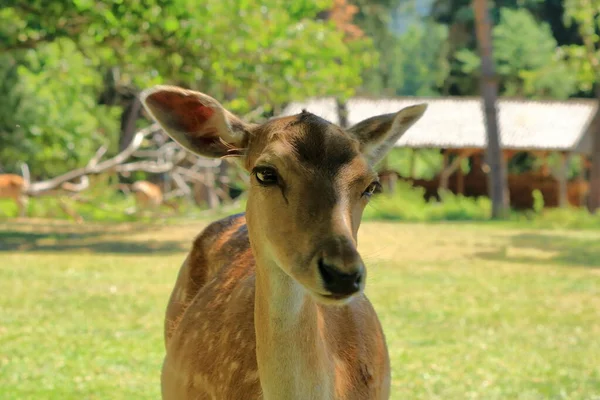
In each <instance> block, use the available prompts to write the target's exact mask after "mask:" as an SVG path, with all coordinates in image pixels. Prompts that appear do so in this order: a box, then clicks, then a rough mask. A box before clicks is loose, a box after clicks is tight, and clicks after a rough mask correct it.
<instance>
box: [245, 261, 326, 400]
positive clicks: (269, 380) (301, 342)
mask: <svg viewBox="0 0 600 400" xmlns="http://www.w3.org/2000/svg"><path fill="white" fill-rule="evenodd" d="M323 324H324V321H323V319H322V313H321V312H320V309H319V307H318V306H317V304H316V303H315V302H314V300H313V299H312V298H311V297H310V295H308V294H307V293H306V291H305V289H304V288H302V286H300V284H299V283H298V282H296V281H295V280H293V279H292V278H291V277H290V276H288V275H287V274H286V273H285V272H284V271H283V270H282V269H281V268H279V267H278V266H277V264H276V263H275V262H273V261H268V260H261V259H260V258H259V259H257V265H256V297H255V308H254V325H255V331H256V357H257V362H258V372H259V376H260V381H261V386H262V389H263V398H264V399H265V400H272V399H315V400H316V399H319V400H320V399H331V398H332V397H333V390H334V377H333V365H332V364H331V361H330V359H329V357H328V356H327V350H326V349H327V346H326V343H325V340H324V337H323Z"/></svg>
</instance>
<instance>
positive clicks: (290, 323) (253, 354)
mask: <svg viewBox="0 0 600 400" xmlns="http://www.w3.org/2000/svg"><path fill="white" fill-rule="evenodd" d="M142 98H143V102H144V105H145V107H146V108H147V110H148V111H149V112H150V114H151V115H152V116H153V117H154V118H155V119H156V120H157V121H158V122H159V123H160V124H161V125H162V126H163V128H164V129H165V131H166V132H167V133H169V135H171V136H172V137H173V138H174V139H175V140H177V141H178V142H179V143H180V144H181V145H183V146H184V147H186V148H188V149H189V150H191V151H193V152H195V153H197V154H201V155H211V154H212V155H214V154H215V152H217V153H219V154H220V155H222V156H224V155H228V154H230V150H231V149H235V153H236V154H242V155H243V160H242V161H243V165H244V166H245V168H246V169H247V170H248V171H249V172H251V173H252V175H253V176H252V180H251V186H250V189H249V194H248V203H247V208H246V213H245V214H243V215H242V214H241V215H235V216H232V217H229V218H226V219H223V220H220V221H217V222H214V223H212V224H211V225H209V226H208V227H207V228H206V229H205V230H204V231H203V232H202V233H201V234H200V235H199V236H198V237H197V238H196V240H195V241H194V244H193V246H192V249H191V251H190V253H189V254H188V256H187V258H186V260H185V262H184V264H183V266H182V267H181V270H180V272H179V275H178V277H177V282H176V284H175V288H174V289H173V292H172V294H171V298H170V300H169V305H168V307H167V312H166V319H165V345H166V357H165V360H164V364H163V370H162V396H163V399H178V400H179V399H183V400H185V399H227V400H238V399H239V400H241V399H266V400H274V399H286V400H288V399H289V400H293V399H298V400H300V399H302V400H304V399H315V400H317V399H319V400H325V399H327V400H332V399H347V400H350V399H356V400H358V399H360V400H376V399H377V400H379V399H388V398H389V389H390V366H389V357H388V352H387V347H386V344H385V337H384V334H383V331H382V328H381V325H380V323H379V320H378V318H377V315H376V313H375V311H374V310H373V307H372V306H371V304H370V302H369V301H368V299H367V298H366V296H365V295H364V294H363V289H364V281H365V279H366V270H365V268H364V264H363V262H362V259H361V257H360V254H359V253H358V251H357V250H356V239H357V233H358V228H359V226H360V219H361V216H362V212H363V209H364V207H365V206H366V204H367V202H368V197H369V196H368V195H366V194H365V193H367V192H368V191H369V188H372V187H374V186H373V185H375V183H376V181H377V174H376V173H375V172H374V170H373V168H372V165H373V164H374V163H375V162H376V161H377V158H378V157H379V153H381V152H382V151H381V148H382V147H381V146H384V147H385V146H389V143H388V141H389V140H396V139H397V137H398V136H400V135H401V134H402V132H404V131H405V130H406V129H408V127H409V126H410V125H412V123H414V121H416V120H417V119H418V117H420V115H422V113H423V112H424V110H425V108H424V107H423V106H417V107H413V108H408V109H406V110H402V111H400V112H399V113H397V114H395V115H392V116H390V115H387V116H384V117H382V120H381V121H379V120H378V119H377V118H375V119H373V120H372V121H371V122H369V123H368V124H366V126H365V129H366V130H362V129H358V130H355V132H354V133H350V132H345V131H343V130H342V129H341V128H339V127H337V126H335V125H333V124H331V123H329V122H327V121H325V120H323V119H321V118H319V117H317V116H315V115H312V114H310V113H308V112H303V113H302V114H299V115H296V116H291V117H285V118H277V119H274V120H271V121H268V122H266V123H264V124H262V125H251V124H245V123H243V122H241V121H240V120H239V119H237V118H235V117H232V116H231V114H230V113H228V112H227V111H225V110H224V109H222V107H221V106H220V105H219V103H218V102H217V101H216V100H214V99H212V98H211V97H209V96H207V95H205V94H202V93H197V92H192V91H189V90H184V89H180V88H174V87H167V86H159V87H156V88H154V89H151V90H148V91H146V92H145V93H144V94H143V96H142ZM382 124H383V125H386V124H387V125H386V126H388V128H387V132H386V131H385V129H384V128H382V127H381V126H382ZM373 127H374V128H375V129H374V128H373ZM369 129H371V130H372V135H370V134H369ZM386 135H387V136H386ZM386 137H388V138H390V139H389V140H388V139H386ZM217 140H222V141H224V142H225V143H226V146H225V147H226V148H227V149H228V150H225V148H223V149H219V148H218V147H215V146H214V143H216V141H217ZM375 142H376V143H375ZM373 155H375V156H373ZM264 168H270V169H271V170H272V171H276V177H277V179H276V180H275V182H274V183H272V184H268V185H265V184H264V183H260V181H259V179H258V174H260V173H261V172H260V171H264ZM263 177H264V176H263ZM374 181H375V182H374ZM369 193H370V191H369ZM323 263H325V264H326V265H329V266H333V268H334V270H335V271H338V272H337V273H340V274H342V275H344V274H345V276H357V275H354V274H361V275H360V277H361V280H358V281H354V280H353V281H352V282H354V284H355V285H358V286H354V287H355V288H356V290H354V289H353V291H352V292H351V293H344V292H342V291H339V292H334V290H338V289H333V287H332V286H328V284H327V282H326V275H323V274H324V273H323V272H322V265H323ZM353 279H354V278H353ZM356 282H358V283H356ZM340 290H341V289H340Z"/></svg>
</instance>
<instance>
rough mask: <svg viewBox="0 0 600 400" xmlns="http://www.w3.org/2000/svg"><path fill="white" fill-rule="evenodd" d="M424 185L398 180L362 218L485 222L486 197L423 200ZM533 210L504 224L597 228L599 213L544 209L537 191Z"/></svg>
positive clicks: (445, 196) (444, 196) (514, 215)
mask: <svg viewBox="0 0 600 400" xmlns="http://www.w3.org/2000/svg"><path fill="white" fill-rule="evenodd" d="M423 194H424V189H423V188H413V187H411V185H410V184H409V183H407V182H401V181H399V182H398V183H397V188H396V192H395V193H394V194H393V195H390V194H386V193H383V194H381V195H379V196H377V197H375V198H374V199H373V200H372V201H371V202H370V204H369V205H368V206H367V208H366V209H365V212H364V218H365V220H387V221H409V222H441V221H480V222H488V221H490V220H489V216H490V211H491V202H490V200H489V199H488V198H487V197H479V198H471V197H464V196H461V195H455V194H452V193H450V192H445V193H442V195H441V196H440V197H441V198H442V201H441V202H439V203H438V202H435V201H433V200H431V201H429V202H426V201H425V200H424V198H423ZM533 198H534V210H533V212H531V211H526V212H516V211H513V212H512V213H511V215H510V218H509V219H508V221H505V222H502V224H506V225H514V226H520V227H534V228H546V229H599V228H600V215H590V214H589V213H588V212H587V211H586V210H585V209H583V208H572V207H569V208H565V209H557V208H554V209H544V208H543V207H544V200H543V197H542V196H541V193H539V191H538V190H535V191H534V192H533Z"/></svg>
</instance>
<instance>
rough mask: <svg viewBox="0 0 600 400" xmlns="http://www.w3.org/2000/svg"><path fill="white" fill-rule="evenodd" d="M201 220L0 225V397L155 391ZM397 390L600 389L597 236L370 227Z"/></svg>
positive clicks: (123, 395)
mask: <svg viewBox="0 0 600 400" xmlns="http://www.w3.org/2000/svg"><path fill="white" fill-rule="evenodd" d="M204 225H205V223H204V222H194V223H191V222H188V223H185V224H177V225H173V224H170V225H162V226H160V225H155V226H151V225H143V224H121V225H114V224H113V225H103V224H88V225H85V226H76V225H72V224H70V223H68V222H48V221H33V222H32V221H28V222H18V221H17V222H4V223H2V222H0V293H1V295H0V349H1V350H0V398H2V399H61V400H62V399H111V400H112V399H115V400H117V399H157V398H159V373H160V367H161V362H162V356H163V338H162V323H163V312H164V308H165V305H166V302H167V298H168V295H169V293H170V290H171V287H172V285H173V283H174V279H175V274H176V273H177V270H178V268H179V265H180V263H181V262H182V261H183V258H184V256H185V252H186V250H187V248H188V246H189V244H190V242H191V240H192V238H193V237H194V236H195V235H196V233H197V232H198V231H199V230H200V229H201V228H202V227H203V226H204ZM359 242H360V247H361V250H362V254H363V256H364V258H365V259H366V261H367V263H368V266H369V278H368V283H367V292H368V293H369V296H370V298H371V300H372V302H373V303H374V305H375V308H376V309H377V311H378V313H379V316H380V318H381V320H382V323H383V325H384V329H385V332H386V335H387V339H388V345H389V349H390V354H391V358H392V366H393V388H392V393H393V394H392V398H393V399H486V400H487V399H523V400H524V399H577V400H580V399H600V232H594V231H587V232H574V231H571V232H567V231H548V232H544V231H539V230H537V231H535V230H526V229H525V228H523V229H513V228H506V227H491V226H489V225H486V224H478V225H474V224H435V225H425V224H391V223H374V222H372V223H365V224H364V225H363V227H362V232H361V236H360V239H359Z"/></svg>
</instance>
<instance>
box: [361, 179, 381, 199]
mask: <svg viewBox="0 0 600 400" xmlns="http://www.w3.org/2000/svg"><path fill="white" fill-rule="evenodd" d="M380 192H381V183H379V182H377V181H375V182H372V183H371V184H370V185H369V186H367V188H366V189H365V191H364V192H363V194H362V195H363V196H365V197H367V198H369V197H371V196H373V195H374V194H376V193H380Z"/></svg>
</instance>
